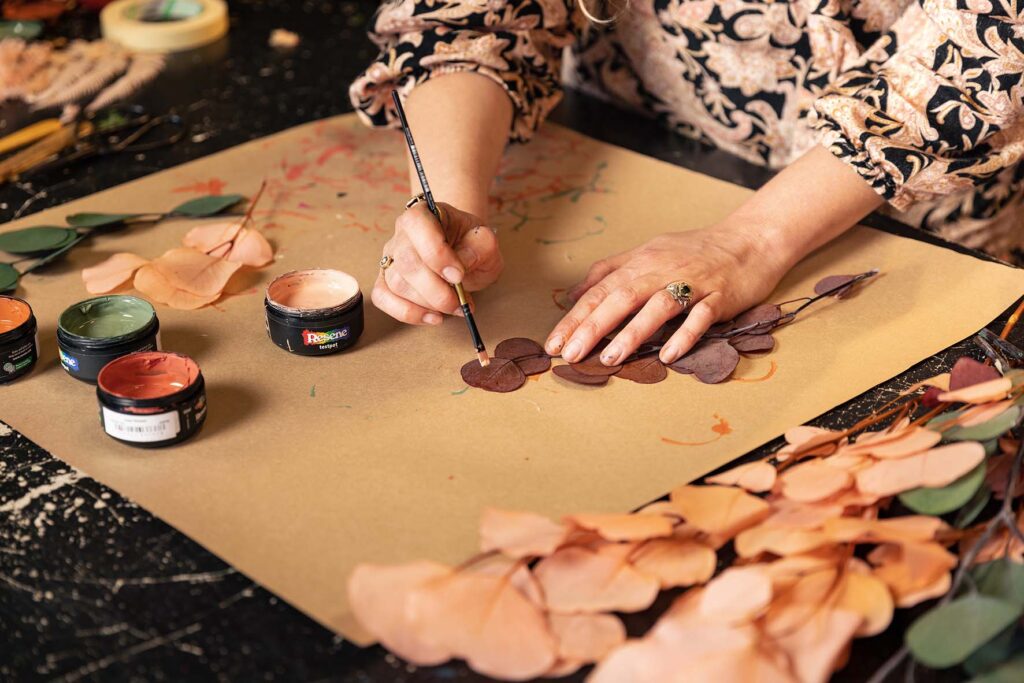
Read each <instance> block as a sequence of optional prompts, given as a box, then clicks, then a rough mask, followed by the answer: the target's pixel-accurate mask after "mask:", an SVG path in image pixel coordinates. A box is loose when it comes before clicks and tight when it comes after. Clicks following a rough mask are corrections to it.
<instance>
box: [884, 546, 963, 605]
mask: <svg viewBox="0 0 1024 683" xmlns="http://www.w3.org/2000/svg"><path fill="white" fill-rule="evenodd" d="M868 561H870V562H871V563H872V564H873V565H876V566H875V569H874V575H875V576H876V577H878V578H879V579H881V580H882V581H884V582H885V583H886V584H887V585H888V586H889V589H890V590H891V591H892V593H893V595H894V597H895V598H896V606H897V607H913V606H914V605H916V604H918V603H920V602H923V601H925V600H928V599H930V598H934V597H937V596H939V595H943V594H944V593H945V592H946V591H947V590H949V585H950V580H951V579H950V575H949V571H950V570H951V569H952V568H953V567H955V566H956V564H957V558H956V555H953V554H952V553H950V552H949V551H948V550H946V549H945V548H943V547H942V546H941V545H939V544H938V543H930V542H923V543H915V542H907V543H900V544H899V545H882V546H879V547H877V548H875V549H874V550H872V551H871V552H870V553H868Z"/></svg>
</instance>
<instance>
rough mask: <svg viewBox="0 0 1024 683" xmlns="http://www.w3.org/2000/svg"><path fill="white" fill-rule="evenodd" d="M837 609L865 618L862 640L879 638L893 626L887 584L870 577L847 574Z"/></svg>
mask: <svg viewBox="0 0 1024 683" xmlns="http://www.w3.org/2000/svg"><path fill="white" fill-rule="evenodd" d="M835 606H836V608H838V609H843V610H848V611H850V612H854V613H856V614H859V615H860V616H861V617H863V619H864V621H862V622H861V624H860V626H859V627H858V628H857V632H856V635H857V636H859V637H867V636H874V635H878V634H879V633H881V632H882V631H884V630H885V629H887V628H889V624H890V623H891V622H892V614H893V609H894V607H893V598H892V593H890V592H889V587H888V586H887V585H886V584H885V582H883V581H882V580H881V579H879V578H878V577H876V576H874V575H873V574H870V573H863V572H857V571H851V572H847V574H846V576H845V577H844V581H843V585H842V588H841V589H840V591H839V597H838V599H837V601H836V605H835Z"/></svg>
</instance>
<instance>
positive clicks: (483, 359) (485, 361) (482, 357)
mask: <svg viewBox="0 0 1024 683" xmlns="http://www.w3.org/2000/svg"><path fill="white" fill-rule="evenodd" d="M476 357H477V359H478V360H479V361H480V365H481V366H483V367H485V368H486V367H487V366H488V365H490V364H491V357H490V356H488V355H487V352H486V351H481V352H479V353H478V354H476Z"/></svg>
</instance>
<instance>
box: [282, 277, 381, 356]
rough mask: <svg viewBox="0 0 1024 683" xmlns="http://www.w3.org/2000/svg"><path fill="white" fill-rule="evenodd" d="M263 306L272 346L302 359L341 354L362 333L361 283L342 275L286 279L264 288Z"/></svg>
mask: <svg viewBox="0 0 1024 683" xmlns="http://www.w3.org/2000/svg"><path fill="white" fill-rule="evenodd" d="M264 305H265V306H266V309H267V334H268V335H269V336H270V339H271V341H273V342H274V343H275V344H277V345H278V346H280V347H281V348H282V349H285V350H286V351H291V352H292V353H297V354H299V355H300V356H324V355H327V354H329V353H337V352H338V351H343V350H345V349H347V348H349V347H350V346H352V345H353V344H355V343H356V340H358V339H359V335H361V334H362V333H363V294H362V292H360V291H359V283H358V282H356V279H355V278H354V277H352V276H351V275H349V274H348V273H343V272H341V271H340V270H329V269H314V270H296V271H292V272H290V273H285V274H284V275H282V276H281V277H279V278H277V279H276V280H274V281H273V282H271V283H270V286H269V287H267V297H266V300H265V301H264Z"/></svg>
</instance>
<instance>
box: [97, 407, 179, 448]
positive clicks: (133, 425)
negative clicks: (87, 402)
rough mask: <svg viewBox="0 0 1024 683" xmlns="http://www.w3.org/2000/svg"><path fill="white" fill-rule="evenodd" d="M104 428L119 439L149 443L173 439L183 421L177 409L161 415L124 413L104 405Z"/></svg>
mask: <svg viewBox="0 0 1024 683" xmlns="http://www.w3.org/2000/svg"><path fill="white" fill-rule="evenodd" d="M103 429H104V430H105V431H106V432H107V434H109V435H110V436H113V437H116V438H118V439H124V440H125V441H135V442H139V443H148V442H152V441H166V440H167V439H173V438H174V437H176V436H177V435H178V432H179V431H180V429H181V422H180V420H179V418H178V411H176V410H175V411H173V412H170V413H160V414H159V415H124V414H123V413H115V412H114V411H113V410H110V409H109V408H107V407H104V408H103Z"/></svg>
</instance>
